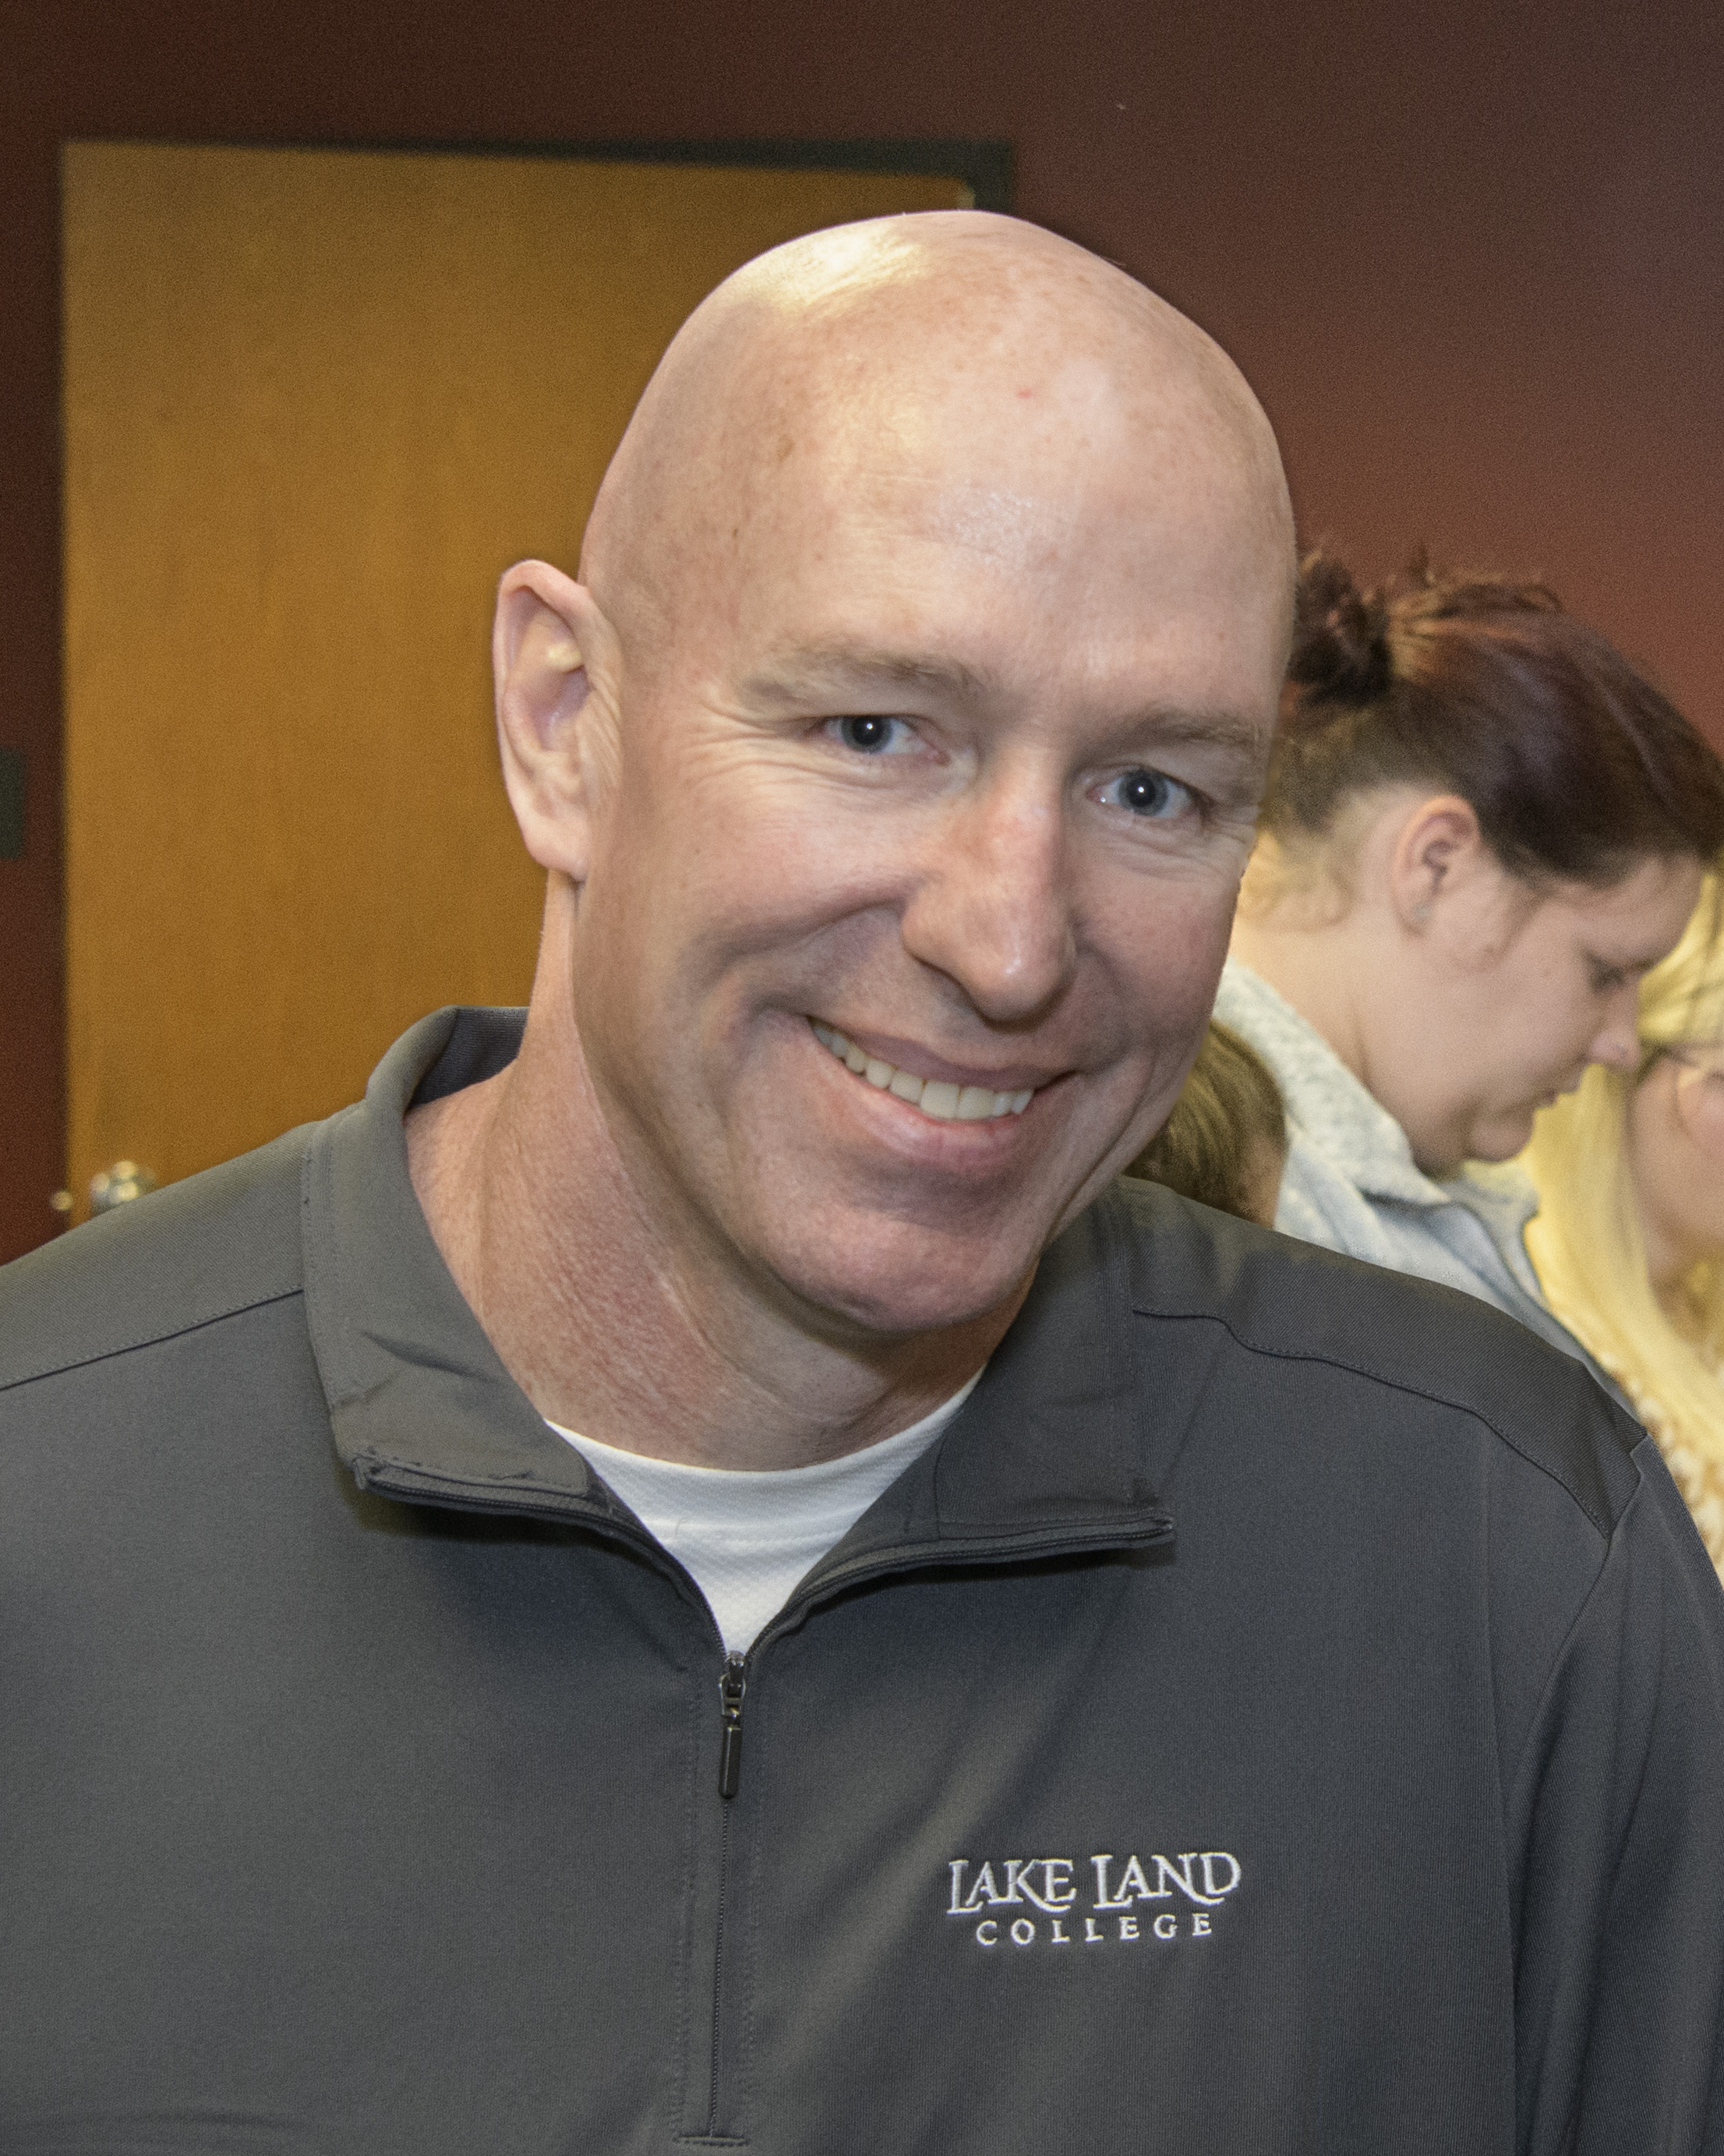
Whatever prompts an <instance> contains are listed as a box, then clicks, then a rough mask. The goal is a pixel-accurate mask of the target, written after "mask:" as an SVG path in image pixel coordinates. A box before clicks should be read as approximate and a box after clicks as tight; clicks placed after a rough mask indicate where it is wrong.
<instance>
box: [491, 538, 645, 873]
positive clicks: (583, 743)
mask: <svg viewBox="0 0 1724 2156" xmlns="http://www.w3.org/2000/svg"><path fill="white" fill-rule="evenodd" d="M617 660H618V651H617V639H616V636H615V634H614V632H613V629H612V628H611V626H610V624H609V623H608V621H607V620H606V619H605V618H604V616H603V613H601V612H600V611H599V608H598V603H597V602H596V601H595V599H594V598H593V594H592V593H591V592H589V591H588V590H587V588H586V587H585V585H584V584H577V583H576V582H575V581H574V579H573V578H572V577H566V576H565V575H564V574H563V572H562V570H561V569H553V568H552V567H551V565H550V563H549V562H516V565H515V567H513V568H512V569H510V570H508V571H507V572H505V575H504V577H503V580H502V582H501V583H500V585H499V586H498V588H497V616H496V622H495V627H494V628H493V629H492V632H491V668H492V672H493V675H494V676H495V682H496V700H497V739H498V743H499V746H500V748H501V751H502V757H503V780H504V783H505V785H506V786H507V788H508V789H509V800H510V803H511V807H512V808H514V810H515V818H516V822H517V823H518V824H520V826H521V837H522V838H523V839H525V840H526V850H527V851H528V853H530V854H531V855H532V857H533V859H534V860H536V861H537V862H538V863H539V865H540V866H541V867H542V868H547V869H556V870H560V871H561V872H562V874H563V875H566V876H568V877H570V878H571V879H572V880H573V881H574V882H576V883H582V882H584V881H585V880H586V877H587V864H588V858H589V855H590V853H591V846H592V835H593V812H594V809H595V808H596V806H597V803H595V801H594V798H593V794H594V788H595V784H597V785H598V786H599V787H600V788H603V783H604V778H605V775H606V774H607V773H613V772H614V768H615V760H616V754H617V739H616V734H617V708H616V693H617V685H618V684H617V674H618V665H617Z"/></svg>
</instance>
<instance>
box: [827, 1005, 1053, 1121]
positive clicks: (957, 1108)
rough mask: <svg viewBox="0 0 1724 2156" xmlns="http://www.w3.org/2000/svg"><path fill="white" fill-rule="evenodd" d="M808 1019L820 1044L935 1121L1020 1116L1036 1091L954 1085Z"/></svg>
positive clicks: (828, 1026)
mask: <svg viewBox="0 0 1724 2156" xmlns="http://www.w3.org/2000/svg"><path fill="white" fill-rule="evenodd" d="M808 1023H809V1024H811V1025H812V1026H813V1029H814V1038H815V1039H817V1040H818V1042H819V1044H820V1045H821V1046H822V1047H823V1048H827V1049H830V1050H831V1051H832V1053H833V1054H834V1055H835V1056H836V1057H837V1058H838V1060H839V1062H840V1063H845V1064H848V1065H849V1067H850V1069H851V1070H854V1072H855V1074H856V1075H857V1076H858V1077H859V1078H865V1079H866V1080H867V1081H868V1082H869V1084H870V1086H879V1087H880V1089H881V1091H883V1092H887V1093H895V1094H896V1095H897V1096H898V1098H899V1099H900V1101H910V1102H911V1104H912V1105H913V1106H916V1107H918V1108H920V1109H921V1111H922V1113H923V1114H924V1115H925V1116H933V1117H934V1119H935V1121H936V1122H942V1123H980V1122H988V1121H989V1120H990V1119H991V1118H992V1117H993V1116H1021V1115H1022V1114H1023V1113H1024V1110H1025V1109H1026V1108H1027V1107H1028V1106H1029V1103H1030V1100H1031V1097H1032V1096H1033V1095H1034V1091H1035V1088H1034V1086H1025V1087H1024V1091H1022V1092H1021V1093H996V1092H995V1091H993V1087H992V1086H954V1085H953V1084H952V1082H951V1081H950V1080H949V1079H946V1078H918V1077H916V1075H914V1074H913V1073H912V1072H911V1071H908V1070H899V1068H898V1067H897V1065H895V1064H894V1063H887V1062H885V1061H883V1060H881V1059H880V1057H879V1056H878V1055H869V1054H868V1053H867V1052H866V1051H865V1050H863V1049H860V1048H858V1047H857V1045H856V1044H855V1042H854V1040H852V1039H849V1036H848V1035H847V1034H842V1033H840V1032H839V1029H838V1028H837V1027H836V1026H835V1025H822V1024H821V1023H820V1021H819V1020H818V1019H810V1020H809V1021H808Z"/></svg>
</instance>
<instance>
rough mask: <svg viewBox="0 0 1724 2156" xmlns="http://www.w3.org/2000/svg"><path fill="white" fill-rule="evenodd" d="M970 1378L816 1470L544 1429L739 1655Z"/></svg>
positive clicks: (928, 1435) (918, 1447)
mask: <svg viewBox="0 0 1724 2156" xmlns="http://www.w3.org/2000/svg"><path fill="white" fill-rule="evenodd" d="M981 1374H982V1373H981V1372H980V1371H979V1370H978V1371H977V1373H976V1378H979V1377H980V1376H981ZM976 1378H971V1380H970V1382H969V1383H968V1384H967V1385H966V1386H965V1387H964V1389H963V1390H962V1392H959V1393H954V1394H952V1398H951V1399H949V1400H946V1401H943V1402H942V1404H941V1405H940V1406H938V1407H937V1408H936V1409H934V1411H933V1413H932V1414H927V1415H924V1416H923V1417H922V1419H921V1421H920V1422H917V1423H912V1424H911V1426H910V1428H909V1429H908V1430H900V1431H899V1432H898V1433H897V1435H895V1436H893V1437H887V1438H882V1439H881V1440H880V1443H879V1444H878V1445H864V1446H863V1448H862V1450H860V1451H859V1452H847V1453H846V1454H845V1455H844V1458H843V1459H842V1460H823V1461H822V1462H821V1463H820V1465H819V1466H816V1467H782V1468H760V1469H754V1468H734V1467H690V1466H686V1465H685V1464H684V1463H683V1462H682V1461H681V1460H649V1459H647V1458H645V1457H644V1455H642V1454H640V1453H639V1452H619V1451H618V1450H617V1449H616V1447H615V1446H614V1445H601V1444H599V1443H598V1440H597V1439H595V1438H591V1437H582V1435H580V1433H579V1432H578V1431H577V1430H565V1429H564V1428H563V1427H562V1424H561V1423H555V1422H553V1423H552V1424H551V1427H552V1430H555V1431H556V1432H557V1435H558V1436H559V1437H563V1438H567V1440H568V1441H569V1443H570V1444H571V1445H573V1446H574V1448H575V1450H576V1451H577V1452H578V1453H579V1454H580V1455H581V1456H582V1459H583V1460H585V1461H586V1462H587V1466H589V1467H591V1468H592V1469H593V1471H594V1473H595V1474H597V1475H599V1476H603V1479H604V1481H606V1482H607V1483H608V1484H609V1486H610V1487H611V1488H612V1489H613V1490H614V1491H616V1493H617V1495H618V1496H619V1497H620V1498H621V1499H622V1500H623V1503H624V1504H625V1505H627V1506H628V1507H629V1510H630V1511H631V1512H633V1513H634V1515H635V1517H637V1518H638V1519H639V1522H640V1523H641V1525H642V1526H643V1527H645V1528H646V1529H647V1531H648V1532H649V1534H651V1535H652V1536H653V1537H654V1538H655V1539H656V1540H657V1541H659V1542H660V1543H663V1544H664V1548H666V1549H667V1550H669V1551H670V1554H671V1555H672V1557H674V1558H675V1559H676V1561H677V1563H679V1564H680V1565H681V1566H682V1568H683V1569H684V1570H685V1572H687V1573H689V1575H690V1578H692V1579H693V1580H694V1582H695V1585H696V1586H697V1587H698V1588H699V1589H700V1592H701V1594H704V1595H705V1596H706V1603H707V1606H708V1608H709V1609H711V1612H712V1614H713V1616H714V1617H715V1618H716V1620H717V1622H718V1629H719V1630H720V1632H721V1634H722V1635H723V1636H724V1643H725V1647H726V1651H727V1652H729V1653H731V1654H736V1655H746V1654H747V1651H748V1650H749V1648H750V1647H752V1645H753V1644H754V1642H755V1640H756V1639H757V1638H758V1636H759V1635H760V1634H761V1632H762V1630H764V1629H765V1628H766V1626H767V1625H769V1624H770V1623H771V1622H772V1619H773V1618H774V1617H776V1616H777V1614H778V1612H779V1611H780V1610H781V1609H782V1608H783V1607H784V1604H786V1602H788V1600H789V1599H790V1595H791V1593H792V1591H793V1589H794V1588H795V1587H796V1585H797V1584H798V1581H800V1580H802V1579H803V1578H806V1577H807V1575H808V1573H810V1572H811V1571H812V1570H813V1568H814V1567H815V1566H816V1565H817V1564H818V1563H819V1562H820V1560H821V1558H823V1557H824V1556H825V1554H826V1553H827V1551H828V1550H829V1549H833V1548H836V1546H837V1545H838V1544H839V1543H841V1542H842V1541H843V1540H844V1537H845V1536H846V1535H847V1534H848V1533H849V1531H850V1529H851V1528H852V1527H854V1525H855V1524H856V1522H857V1521H858V1520H859V1519H860V1518H861V1517H862V1515H863V1514H864V1513H865V1512H866V1511H867V1510H868V1508H869V1507H870V1505H871V1504H872V1503H873V1502H874V1501H875V1498H876V1497H878V1496H880V1494H881V1492H882V1491H885V1490H886V1489H888V1488H889V1487H890V1485H891V1484H892V1483H894V1482H895V1481H897V1479H898V1477H899V1476H900V1475H901V1474H902V1473H903V1471H904V1470H905V1469H906V1467H908V1466H909V1465H910V1463H911V1460H915V1459H916V1458H918V1457H919V1456H920V1455H921V1454H922V1453H924V1452H926V1450H927V1449H928V1447H929V1446H930V1445H931V1444H932V1443H933V1442H934V1440H935V1439H936V1437H938V1436H939V1435H940V1433H941V1431H942V1430H944V1429H945V1427H946V1425H947V1423H949V1422H950V1421H951V1420H952V1417H953V1416H954V1415H955V1414H957V1411H958V1409H960V1408H961V1407H962V1405H963V1404H964V1402H965V1401H966V1400H967V1399H968V1398H969V1397H970V1394H971V1391H972V1389H973V1387H974V1385H975V1383H976Z"/></svg>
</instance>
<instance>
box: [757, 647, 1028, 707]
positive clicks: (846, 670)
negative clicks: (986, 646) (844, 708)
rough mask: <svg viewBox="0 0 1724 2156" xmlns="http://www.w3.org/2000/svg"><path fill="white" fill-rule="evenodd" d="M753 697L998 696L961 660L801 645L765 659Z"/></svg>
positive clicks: (980, 671)
mask: <svg viewBox="0 0 1724 2156" xmlns="http://www.w3.org/2000/svg"><path fill="white" fill-rule="evenodd" d="M876 687H877V688H882V689H931V690H936V691H937V692H941V693H943V694H945V695H948V696H957V697H959V698H962V699H963V700H964V701H970V702H981V701H985V700H986V699H987V698H988V697H990V696H995V695H997V694H998V682H997V681H996V680H995V679H994V677H993V675H991V674H990V673H988V671H987V670H986V669H985V668H981V667H975V666H970V665H966V664H965V663H964V661H963V660H961V659H918V658H916V657H913V656H912V655H911V654H910V653H908V652H903V651H890V650H886V649H874V648H872V647H870V646H866V645H854V644H830V645H818V644H817V645H813V646H808V645H804V646H803V647H802V648H800V649H798V650H796V651H793V652H787V653H785V654H783V655H782V657H780V658H777V659H769V660H767V661H766V663H765V664H764V665H762V666H761V667H759V668H757V670H756V671H755V672H754V673H752V674H751V675H750V676H749V677H748V681H747V688H748V690H749V692H750V693H751V694H752V695H755V696H765V697H768V698H770V699H772V701H775V702H783V703H787V704H790V703H795V702H797V701H799V700H800V699H802V698H803V697H805V696H820V695H830V694H832V693H834V691H837V692H842V691H844V690H849V689H870V688H876Z"/></svg>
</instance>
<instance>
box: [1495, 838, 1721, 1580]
mask: <svg viewBox="0 0 1724 2156" xmlns="http://www.w3.org/2000/svg"><path fill="white" fill-rule="evenodd" d="M1720 898H1721V893H1720V890H1719V886H1718V885H1717V883H1716V880H1714V881H1711V882H1709V884H1708V887H1707V890H1706V896H1704V897H1703V898H1702V900H1701V903H1700V905H1699V906H1698V907H1697V908H1696V911H1695V915H1694V918H1693V919H1692V921H1690V923H1689V924H1688V929H1687V932H1686V934H1685V935H1684V937H1683V938H1682V940H1681V942H1680V943H1679V944H1678V945H1677V946H1676V947H1675V950H1674V951H1673V952H1671V954H1670V957H1668V958H1666V959H1665V962H1664V963H1663V964H1662V965H1660V966H1655V968H1653V970H1652V971H1651V973H1649V974H1648V975H1647V976H1646V978H1645V981H1644V983H1643V984H1642V986H1641V989H1640V1015H1639V1060H1638V1062H1637V1064H1636V1065H1635V1067H1634V1069H1633V1070H1611V1069H1602V1068H1594V1069H1593V1070H1588V1073H1587V1074H1586V1076H1585V1078H1584V1079H1583V1081H1581V1084H1580V1086H1579V1087H1578V1090H1577V1091H1574V1092H1573V1093H1571V1094H1569V1095H1568V1097H1567V1098H1566V1099H1564V1100H1562V1101H1557V1104H1556V1106H1554V1107H1552V1108H1547V1109H1546V1110H1545V1111H1543V1113H1542V1115H1541V1116H1539V1118H1538V1122H1537V1126H1536V1127H1535V1128H1534V1130H1533V1133H1532V1144H1531V1145H1530V1146H1529V1147H1527V1149H1526V1152H1525V1153H1523V1154H1522V1155H1521V1164H1522V1166H1523V1167H1525V1168H1526V1169H1527V1171H1528V1172H1529V1173H1530V1174H1531V1175H1532V1180H1533V1183H1534V1184H1535V1186H1536V1187H1537V1192H1538V1214H1537V1218H1536V1219H1534V1220H1533V1221H1532V1224H1531V1225H1530V1227H1529V1228H1528V1229H1527V1231H1526V1243H1527V1247H1528V1249H1529V1250H1531V1252H1532V1262H1533V1264H1534V1265H1535V1266H1536V1267H1537V1271H1538V1278H1539V1282H1540V1285H1541V1286H1542V1287H1543V1289H1544V1291H1545V1295H1546V1296H1547V1300H1548V1301H1549V1303H1550V1306H1551V1308H1552V1310H1553V1311H1554V1312H1556V1314H1557V1317H1560V1318H1561V1319H1562V1322H1563V1323H1564V1324H1565V1325H1566V1326H1567V1327H1568V1329H1569V1331H1570V1332H1573V1334H1574V1335H1575V1336H1576V1337H1577V1338H1578V1339H1579V1340H1580V1341H1582V1342H1583V1343H1584V1345H1585V1346H1586V1347H1588V1348H1589V1349H1590V1350H1591V1352H1592V1353H1593V1357H1594V1358H1596V1360H1597V1361H1598V1362H1599V1363H1602V1364H1603V1367H1604V1368H1605V1369H1607V1370H1608V1371H1609V1373H1610V1374H1611V1376H1612V1377H1613V1378H1615V1379H1616V1381H1617V1383H1619V1385H1620V1386H1621V1387H1622V1389H1623V1390H1624V1393H1625V1394H1627V1395H1628V1398H1629V1401H1630V1402H1631V1403H1632V1404H1633V1406H1634V1412H1635V1414H1638V1415H1639V1418H1640V1419H1641V1421H1642V1422H1644V1424H1645V1425H1646V1427H1647V1428H1648V1429H1649V1430H1650V1431H1651V1432H1652V1435H1654V1437H1655V1438H1656V1439H1657V1440H1658V1446H1659V1450H1660V1451H1661V1452H1662V1453H1663V1454H1664V1456H1665V1459H1666V1460H1668V1461H1669V1463H1670V1471H1671V1473H1672V1474H1673V1475H1674V1476H1675V1481H1676V1486H1677V1487H1678V1489H1680V1491H1681V1492H1682V1495H1683V1496H1684V1497H1685V1498H1686V1500H1687V1503H1688V1509H1689V1511H1690V1512H1692V1513H1693V1515H1694V1522H1695V1525H1696V1527H1698V1528H1699V1529H1700V1532H1701V1538H1702V1540H1703V1541H1704V1542H1705V1543H1706V1548H1707V1550H1708V1551H1709V1552H1710V1553H1711V1559H1712V1563H1714V1564H1715V1565H1716V1567H1717V1568H1719V1570H1720V1571H1721V1573H1724V944H1721V943H1720V941H1719V927H1720V920H1719V915H1720Z"/></svg>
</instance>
